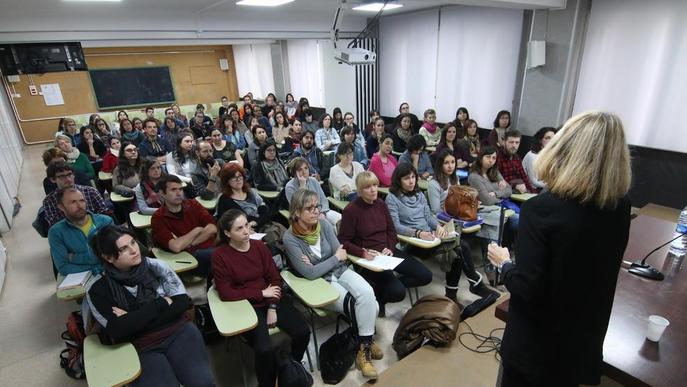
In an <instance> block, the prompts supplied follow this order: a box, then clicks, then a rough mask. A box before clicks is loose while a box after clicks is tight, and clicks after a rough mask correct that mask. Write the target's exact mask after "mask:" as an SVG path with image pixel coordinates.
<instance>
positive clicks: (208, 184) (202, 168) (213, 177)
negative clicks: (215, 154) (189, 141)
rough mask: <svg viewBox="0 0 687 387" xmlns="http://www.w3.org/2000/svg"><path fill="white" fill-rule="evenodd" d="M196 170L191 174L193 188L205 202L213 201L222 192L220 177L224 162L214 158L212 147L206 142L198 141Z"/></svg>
mask: <svg viewBox="0 0 687 387" xmlns="http://www.w3.org/2000/svg"><path fill="white" fill-rule="evenodd" d="M196 158H197V159H198V160H199V161H200V162H199V163H196V170H195V171H193V172H192V173H191V179H192V180H193V186H194V187H195V188H196V191H197V192H198V196H199V197H200V198H201V199H203V200H212V199H214V198H215V197H217V194H218V193H219V192H220V187H219V177H218V176H217V174H218V173H219V171H220V170H221V169H222V165H223V164H224V162H223V161H222V160H216V159H214V158H212V146H211V145H210V143H209V142H207V141H205V140H201V141H198V145H197V146H196Z"/></svg>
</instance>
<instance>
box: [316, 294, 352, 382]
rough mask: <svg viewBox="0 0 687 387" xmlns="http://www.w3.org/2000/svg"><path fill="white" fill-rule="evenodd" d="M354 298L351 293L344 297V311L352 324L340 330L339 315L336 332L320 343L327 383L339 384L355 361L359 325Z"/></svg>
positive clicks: (322, 366) (321, 361)
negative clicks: (356, 318)
mask: <svg viewBox="0 0 687 387" xmlns="http://www.w3.org/2000/svg"><path fill="white" fill-rule="evenodd" d="M354 303H355V300H354V298H353V297H352V296H351V294H350V293H347V294H346V297H345V298H344V313H345V314H346V315H348V316H350V320H349V321H350V326H349V327H348V329H346V330H345V331H343V332H339V320H340V319H342V318H343V317H342V316H341V315H339V316H338V317H337V319H336V332H335V333H334V334H333V335H332V337H330V338H328V339H327V341H325V342H324V343H322V345H320V358H319V364H320V371H321V375H322V381H323V382H325V383H326V384H338V383H339V382H341V380H343V378H344V377H345V376H346V373H348V370H349V369H350V368H351V366H352V365H353V362H354V361H355V354H356V351H357V350H358V330H357V327H358V325H357V324H356V320H355V309H354V308H353V305H354Z"/></svg>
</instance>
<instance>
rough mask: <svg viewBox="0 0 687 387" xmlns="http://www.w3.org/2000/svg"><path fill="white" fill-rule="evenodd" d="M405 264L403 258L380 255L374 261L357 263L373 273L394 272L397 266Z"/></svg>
mask: <svg viewBox="0 0 687 387" xmlns="http://www.w3.org/2000/svg"><path fill="white" fill-rule="evenodd" d="M401 262H403V258H397V257H392V256H389V255H378V256H376V257H375V259H373V260H371V261H370V260H367V259H360V260H358V261H357V262H356V263H357V264H358V265H360V266H362V267H364V268H367V269H370V270H372V271H382V270H394V269H395V268H396V266H398V265H400V264H401Z"/></svg>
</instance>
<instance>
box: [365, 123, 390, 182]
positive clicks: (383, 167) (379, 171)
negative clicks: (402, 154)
mask: <svg viewBox="0 0 687 387" xmlns="http://www.w3.org/2000/svg"><path fill="white" fill-rule="evenodd" d="M393 144H394V142H393V139H392V138H391V135H390V134H385V135H384V137H382V142H381V144H379V151H378V152H377V153H375V154H374V155H373V156H372V159H370V167H369V168H368V169H367V170H368V171H370V172H372V173H374V174H375V176H376V177H377V179H378V180H379V185H381V186H382V187H388V186H390V185H391V175H392V174H393V173H394V169H396V166H397V165H398V161H396V157H394V155H393V154H391V149H392V147H393Z"/></svg>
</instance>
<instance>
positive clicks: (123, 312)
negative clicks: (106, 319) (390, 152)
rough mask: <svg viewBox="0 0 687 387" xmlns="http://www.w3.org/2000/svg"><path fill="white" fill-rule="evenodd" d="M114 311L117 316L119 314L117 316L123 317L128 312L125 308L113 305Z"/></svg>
mask: <svg viewBox="0 0 687 387" xmlns="http://www.w3.org/2000/svg"><path fill="white" fill-rule="evenodd" d="M112 313H114V314H115V316H117V317H122V316H124V315H125V314H126V310H124V309H119V308H117V307H116V306H113V307H112Z"/></svg>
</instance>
